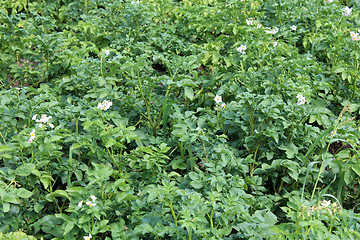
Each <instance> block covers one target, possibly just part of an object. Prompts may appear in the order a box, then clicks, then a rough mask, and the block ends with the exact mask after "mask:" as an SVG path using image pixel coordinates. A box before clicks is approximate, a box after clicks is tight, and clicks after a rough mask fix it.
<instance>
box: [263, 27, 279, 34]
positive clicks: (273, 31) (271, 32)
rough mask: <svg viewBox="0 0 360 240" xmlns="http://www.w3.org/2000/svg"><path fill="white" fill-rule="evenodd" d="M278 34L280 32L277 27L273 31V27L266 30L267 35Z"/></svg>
mask: <svg viewBox="0 0 360 240" xmlns="http://www.w3.org/2000/svg"><path fill="white" fill-rule="evenodd" d="M277 32H279V29H278V28H277V27H274V28H273V29H271V27H266V29H265V33H267V34H276V33H277Z"/></svg>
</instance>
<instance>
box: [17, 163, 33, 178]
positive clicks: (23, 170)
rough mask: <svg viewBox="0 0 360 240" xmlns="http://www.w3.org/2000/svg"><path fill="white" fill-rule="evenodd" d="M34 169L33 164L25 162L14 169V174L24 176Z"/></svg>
mask: <svg viewBox="0 0 360 240" xmlns="http://www.w3.org/2000/svg"><path fill="white" fill-rule="evenodd" d="M34 170H35V164H32V163H25V164H23V165H20V166H19V167H18V168H17V169H16V170H15V174H16V175H18V176H22V177H26V176H29V175H30V174H31V173H32V172H33V171H34Z"/></svg>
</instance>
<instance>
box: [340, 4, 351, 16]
mask: <svg viewBox="0 0 360 240" xmlns="http://www.w3.org/2000/svg"><path fill="white" fill-rule="evenodd" d="M351 11H352V8H349V7H348V6H346V7H345V8H344V10H343V13H342V15H343V16H345V17H348V16H349V15H350V14H351Z"/></svg>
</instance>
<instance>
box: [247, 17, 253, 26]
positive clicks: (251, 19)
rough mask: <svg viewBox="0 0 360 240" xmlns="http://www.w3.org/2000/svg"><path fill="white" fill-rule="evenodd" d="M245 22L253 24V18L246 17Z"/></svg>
mask: <svg viewBox="0 0 360 240" xmlns="http://www.w3.org/2000/svg"><path fill="white" fill-rule="evenodd" d="M246 24H247V25H253V24H254V19H253V18H247V19H246Z"/></svg>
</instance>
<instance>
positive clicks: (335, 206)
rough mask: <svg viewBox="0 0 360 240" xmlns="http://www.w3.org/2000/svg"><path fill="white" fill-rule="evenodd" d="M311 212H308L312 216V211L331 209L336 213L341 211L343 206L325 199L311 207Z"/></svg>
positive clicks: (330, 210) (331, 211) (332, 212)
mask: <svg viewBox="0 0 360 240" xmlns="http://www.w3.org/2000/svg"><path fill="white" fill-rule="evenodd" d="M310 210H311V212H308V214H307V215H308V216H310V215H311V214H312V213H315V212H318V213H319V212H321V211H322V210H326V211H329V212H330V213H331V214H336V213H339V212H341V208H340V207H339V205H338V204H337V203H336V202H334V203H331V201H330V200H329V201H326V200H325V199H324V200H323V201H321V202H319V203H318V204H317V205H315V206H313V207H310Z"/></svg>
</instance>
